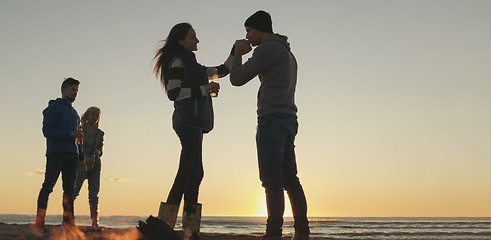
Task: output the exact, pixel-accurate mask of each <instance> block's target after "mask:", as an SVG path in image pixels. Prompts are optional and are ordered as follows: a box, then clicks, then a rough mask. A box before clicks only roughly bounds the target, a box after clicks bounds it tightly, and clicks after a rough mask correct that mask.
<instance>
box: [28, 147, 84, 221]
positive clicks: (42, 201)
mask: <svg viewBox="0 0 491 240" xmlns="http://www.w3.org/2000/svg"><path fill="white" fill-rule="evenodd" d="M78 165H79V160H78V154H76V153H66V152H56V153H50V154H48V155H47V156H46V173H45V174H44V182H43V187H42V188H41V191H39V196H38V203H37V206H38V209H46V208H47V207H48V198H49V194H50V193H51V192H53V187H54V186H55V184H56V181H57V180H58V177H59V176H60V173H61V179H62V182H63V222H65V223H73V218H74V217H73V216H74V213H73V193H74V191H75V180H76V179H77V170H78Z"/></svg>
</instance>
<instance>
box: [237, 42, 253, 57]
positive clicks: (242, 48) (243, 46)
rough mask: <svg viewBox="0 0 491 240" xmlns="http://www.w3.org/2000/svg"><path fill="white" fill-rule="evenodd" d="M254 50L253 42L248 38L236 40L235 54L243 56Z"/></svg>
mask: <svg viewBox="0 0 491 240" xmlns="http://www.w3.org/2000/svg"><path fill="white" fill-rule="evenodd" d="M251 50H252V47H251V44H250V43H249V41H248V40H246V39H241V40H237V41H235V56H242V55H244V54H247V53H248V52H250V51H251Z"/></svg>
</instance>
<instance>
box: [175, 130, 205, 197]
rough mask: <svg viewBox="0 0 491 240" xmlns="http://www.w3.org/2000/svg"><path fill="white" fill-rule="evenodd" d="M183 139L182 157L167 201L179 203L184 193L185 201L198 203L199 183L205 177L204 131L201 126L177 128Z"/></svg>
mask: <svg viewBox="0 0 491 240" xmlns="http://www.w3.org/2000/svg"><path fill="white" fill-rule="evenodd" d="M175 131H176V133H177V136H179V139H180V140H181V146H182V149H181V158H180V160H179V169H178V170H177V175H176V178H175V179H174V184H173V185H172V188H171V190H170V192H169V196H168V197H167V203H169V204H173V205H179V204H180V203H181V200H182V195H183V194H184V202H185V203H193V204H195V203H197V202H198V192H199V185H200V184H201V180H202V179H203V175H204V171H203V159H202V143H203V132H202V131H201V129H199V128H195V127H188V126H182V127H178V128H176V129H175Z"/></svg>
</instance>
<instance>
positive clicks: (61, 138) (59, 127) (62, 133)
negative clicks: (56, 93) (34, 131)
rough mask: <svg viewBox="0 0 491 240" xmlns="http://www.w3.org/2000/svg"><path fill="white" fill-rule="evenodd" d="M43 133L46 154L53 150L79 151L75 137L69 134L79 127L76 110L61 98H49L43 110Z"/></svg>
mask: <svg viewBox="0 0 491 240" xmlns="http://www.w3.org/2000/svg"><path fill="white" fill-rule="evenodd" d="M43 117H44V118H43V134H44V136H45V137H46V155H48V154H50V153H55V152H69V153H76V154H78V153H79V149H78V145H77V139H76V138H75V137H72V136H71V135H70V133H71V132H73V131H76V130H77V129H79V126H80V117H79V116H78V113H77V111H76V110H75V109H74V108H73V107H72V104H70V103H68V102H67V101H66V100H65V99H63V98H57V99H56V100H50V101H49V103H48V107H47V108H45V109H44V110H43Z"/></svg>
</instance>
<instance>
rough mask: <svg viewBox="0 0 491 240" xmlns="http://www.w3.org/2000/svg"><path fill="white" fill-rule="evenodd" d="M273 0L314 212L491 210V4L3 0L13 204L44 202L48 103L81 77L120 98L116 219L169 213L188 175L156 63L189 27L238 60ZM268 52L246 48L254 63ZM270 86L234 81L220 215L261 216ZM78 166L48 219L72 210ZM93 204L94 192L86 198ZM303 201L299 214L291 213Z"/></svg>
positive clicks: (81, 107)
mask: <svg viewBox="0 0 491 240" xmlns="http://www.w3.org/2000/svg"><path fill="white" fill-rule="evenodd" d="M260 9H263V10H265V11H267V12H269V13H270V14H271V15H272V19H273V31H274V32H278V33H281V34H283V35H287V36H288V37H289V41H290V43H291V47H292V52H293V53H294V54H295V56H296V57H297V61H298V64H299V72H298V85H297V95H296V103H297V106H298V108H299V112H298V116H299V124H300V128H299V134H298V135H297V139H296V151H297V162H298V170H299V177H300V180H301V183H302V184H303V186H304V189H305V193H306V195H307V202H308V207H309V216H311V217H314V216H323V217H350V216H352V217H365V216H372V217H388V216H394V217H415V216H435V217H436V216H442V217H445V216H455V217H459V216H468V217H473V216H476V217H478V216H482V217H489V216H491V205H490V204H489V203H490V202H491V191H490V187H489V186H490V183H491V174H489V173H490V170H491V147H490V145H491V111H490V106H491V66H490V63H491V45H490V44H491V30H490V29H491V26H490V23H491V15H490V14H489V13H490V12H491V1H485V0H482V1H477V0H462V1H452V0H440V1H437V0H434V1H432V0H430V1H428V0H424V1H423V0H421V1H419V0H415V1H395V0H386V1H365V0H359V1H344V0H339V1H324V0H319V1H280V0H273V1H240V2H239V1H218V0H210V1H200V2H198V3H196V2H193V1H132V2H126V1H116V0H113V1H83V2H80V1H13V0H12V1H1V2H0V30H1V31H0V32H1V37H0V39H1V44H0V53H1V54H0V66H1V71H0V82H1V88H0V107H1V108H0V111H1V112H2V120H1V123H2V124H0V132H1V133H2V136H3V137H2V138H0V159H1V168H0V192H1V193H2V194H1V197H0V214H35V209H36V200H37V195H38V193H39V190H40V188H41V184H42V181H43V175H40V174H36V173H39V172H40V171H43V170H44V168H45V162H46V160H45V156H44V154H45V150H46V143H45V139H44V137H43V135H42V132H41V127H42V110H43V109H44V108H45V107H46V106H47V103H48V101H49V100H50V99H55V98H57V97H60V96H61V93H60V85H61V82H62V81H63V79H64V78H66V77H69V76H71V77H74V78H76V79H79V80H80V81H81V85H80V88H79V90H80V91H79V95H78V97H77V100H76V101H75V102H74V107H75V108H76V109H77V111H78V113H79V115H82V114H83V112H84V111H85V110H86V109H87V108H88V107H90V106H98V107H100V108H101V109H102V115H101V123H100V128H101V129H102V130H104V131H105V133H106V135H105V142H104V156H103V158H102V161H103V166H102V179H103V181H102V184H101V185H102V186H101V192H100V195H99V196H100V204H101V206H100V208H101V210H100V211H101V215H138V216H146V215H149V214H153V215H156V214H157V211H158V206H159V202H160V201H165V200H166V198H167V194H168V191H169V189H170V187H171V185H172V182H173V180H174V176H175V173H176V171H177V165H178V158H179V152H180V144H179V140H178V138H177V136H176V134H175V133H174V131H173V130H172V127H171V115H172V111H173V105H172V102H170V101H169V100H168V99H167V97H166V96H165V93H164V91H162V87H161V86H160V83H159V81H158V80H157V79H156V77H155V76H154V75H153V73H152V57H153V56H154V53H155V49H156V47H157V46H158V43H159V41H160V40H163V39H164V38H165V37H166V36H167V34H168V32H169V31H170V29H171V27H172V26H173V25H175V24H177V23H180V22H189V23H191V24H192V25H193V26H194V28H195V30H196V32H197V36H198V38H199V40H200V43H199V44H198V49H199V50H198V51H197V52H196V55H197V59H198V61H199V62H200V63H202V64H204V65H208V66H211V65H218V64H220V63H222V62H223V61H224V60H225V59H226V57H227V54H228V53H229V51H230V48H231V46H232V44H233V42H234V41H235V40H236V39H240V38H244V37H245V30H244V21H245V19H246V18H247V17H249V16H250V15H251V14H253V13H254V12H255V11H257V10H260ZM249 56H250V55H247V56H246V57H245V59H246V58H248V57H249ZM258 86H259V80H258V79H257V78H255V79H253V80H252V81H251V82H250V83H248V84H247V85H246V86H243V87H239V88H237V87H233V86H231V84H230V82H229V78H228V77H226V78H222V79H221V91H220V96H219V97H218V98H217V99H215V101H214V108H215V129H214V130H213V131H212V132H211V133H210V134H208V135H206V136H205V138H204V151H203V163H204V167H205V177H204V179H203V182H202V185H201V189H200V196H199V201H200V202H201V203H203V215H206V216H243V215H258V214H259V215H261V214H264V213H265V210H264V190H263V188H262V187H261V184H260V181H259V178H258V170H257V158H256V149H255V139H254V136H255V127H256V112H255V110H256V94H257V89H258ZM61 192H62V190H61V178H60V179H59V180H58V183H57V185H56V187H55V190H54V192H53V193H52V194H51V196H50V200H49V206H48V214H53V215H55V214H61V212H62V210H61ZM75 207H76V209H75V212H76V214H84V215H87V214H88V212H89V209H88V208H89V207H88V202H87V187H86V185H85V186H84V188H83V190H82V192H81V196H80V197H79V198H78V199H77V201H76V206H75ZM287 212H291V211H289V210H288V211H287Z"/></svg>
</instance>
